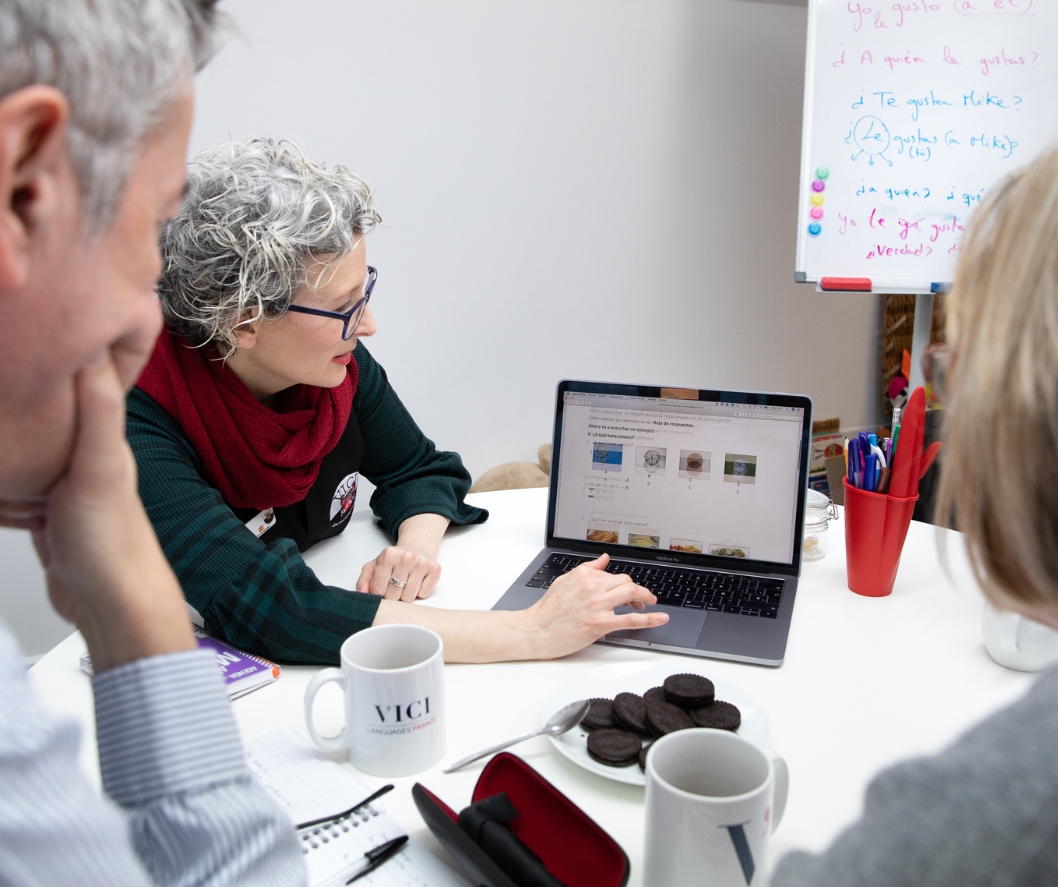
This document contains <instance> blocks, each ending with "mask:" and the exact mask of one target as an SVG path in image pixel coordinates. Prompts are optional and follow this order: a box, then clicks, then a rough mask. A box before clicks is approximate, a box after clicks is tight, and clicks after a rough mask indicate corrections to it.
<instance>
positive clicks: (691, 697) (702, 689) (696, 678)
mask: <svg viewBox="0 0 1058 887" xmlns="http://www.w3.org/2000/svg"><path fill="white" fill-rule="evenodd" d="M662 687H663V688H664V689H665V701H666V702H671V703H672V704H673V705H678V706H679V707H680V708H701V707H702V706H703V705H708V704H709V703H710V702H712V701H713V694H714V692H715V689H714V687H713V682H712V681H711V680H709V678H703V677H702V676H701V675H700V674H672V675H669V676H668V677H667V678H665V683H664V684H662Z"/></svg>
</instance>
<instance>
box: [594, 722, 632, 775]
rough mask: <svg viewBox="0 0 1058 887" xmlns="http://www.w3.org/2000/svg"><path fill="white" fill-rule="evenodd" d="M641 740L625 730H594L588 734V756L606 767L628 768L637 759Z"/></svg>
mask: <svg viewBox="0 0 1058 887" xmlns="http://www.w3.org/2000/svg"><path fill="white" fill-rule="evenodd" d="M642 747H643V740H642V739H640V738H639V737H638V736H636V735H635V733H629V732H628V731H627V730H614V729H605V730H595V731H594V732H592V733H589V734H588V754H589V755H590V756H591V758H592V760H595V761H598V762H599V763H600V764H606V765H607V766H608V767H628V766H630V765H632V764H634V763H635V762H636V761H637V760H638V759H639V750H640V749H641V748H642Z"/></svg>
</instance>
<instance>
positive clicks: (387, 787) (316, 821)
mask: <svg viewBox="0 0 1058 887" xmlns="http://www.w3.org/2000/svg"><path fill="white" fill-rule="evenodd" d="M392 790H393V785H392V784H390V785H384V786H382V788H380V789H379V790H378V791H377V792H375V793H374V794H373V795H368V796H367V797H366V798H364V800H362V801H361V802H360V803H359V804H356V805H355V806H353V807H350V808H349V809H348V810H343V811H342V812H341V813H335V814H334V815H333V816H324V817H323V819H313V820H312V821H310V822H303V823H301V824H300V825H296V826H294V829H295V830H296V831H300V830H301V829H303V828H308V827H309V826H313V825H321V824H322V823H324V822H333V821H334V820H335V819H341V818H342V817H343V816H348V815H349V814H350V813H356V811H357V810H359V809H360V808H361V807H366V806H367V805H368V804H370V803H371V802H372V801H377V800H378V799H379V798H381V797H382V796H383V795H384V794H385V793H386V792H388V791H392Z"/></svg>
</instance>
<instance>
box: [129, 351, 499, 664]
mask: <svg viewBox="0 0 1058 887" xmlns="http://www.w3.org/2000/svg"><path fill="white" fill-rule="evenodd" d="M353 356H354V358H355V360H356V363H357V367H358V368H359V370H360V373H359V382H358V383H357V389H356V396H355V397H354V399H353V413H354V415H355V416H356V419H357V422H358V423H359V425H360V431H361V434H362V436H363V439H364V447H365V451H364V458H363V462H362V463H361V465H360V472H361V474H363V476H364V477H366V478H367V479H368V480H370V481H371V482H372V483H373V484H375V486H376V489H375V492H374V493H373V494H372V496H371V509H372V511H374V513H375V515H376V516H377V517H378V519H379V522H380V523H381V525H382V526H383V528H384V529H385V530H386V531H387V532H388V533H389V534H390V535H391V536H394V537H395V536H396V532H397V528H398V527H399V526H400V525H401V523H402V522H403V521H405V520H406V519H407V518H409V517H412V516H413V515H416V514H426V513H430V514H440V515H442V516H444V517H447V518H448V519H449V520H450V521H451V522H452V523H454V524H469V523H478V522H480V521H483V520H485V519H486V518H487V517H488V512H486V511H484V510H482V509H480V508H472V507H470V506H469V505H467V504H465V503H464V501H463V499H464V497H465V496H466V494H467V491H468V490H469V489H470V475H469V474H468V473H467V471H466V469H465V468H464V467H463V463H462V461H461V460H460V458H459V456H458V455H457V454H456V453H448V452H443V451H440V450H438V449H437V448H436V447H435V446H434V444H433V442H432V441H430V440H429V439H428V438H426V437H425V435H423V433H422V431H420V430H419V427H418V426H417V425H416V424H415V421H414V420H413V419H412V417H411V416H410V415H409V414H408V411H407V410H406V409H405V408H404V405H403V404H402V403H401V402H400V399H399V398H398V397H397V394H396V392H395V391H394V390H393V388H392V387H391V386H390V384H389V380H388V379H387V378H386V372H385V370H383V369H382V367H381V366H379V365H378V364H377V363H376V362H375V360H374V358H372V357H371V355H370V354H369V353H368V351H367V349H366V348H365V347H364V345H363V343H360V344H358V345H357V347H356V351H355V352H354V355H353ZM127 422H128V424H127V433H128V439H129V444H130V445H131V446H132V451H133V453H135V455H136V463H137V465H138V467H139V487H140V496H141V497H142V498H143V502H144V504H145V505H146V506H147V513H148V515H150V518H151V522H152V523H153V524H154V530H155V532H156V533H157V534H158V538H159V540H160V541H161V543H162V548H163V549H164V550H165V554H166V556H167V557H168V558H169V562H170V564H172V567H173V570H174V571H175V572H176V575H177V578H178V579H179V580H180V583H181V585H183V588H184V596H185V597H186V598H187V600H188V602H189V603H190V604H191V606H193V607H194V608H195V609H196V610H198V612H199V613H200V614H201V615H202V618H203V619H204V621H205V624H206V630H207V631H209V632H210V633H211V634H213V635H215V636H216V637H220V638H223V639H224V640H226V641H228V642H229V643H232V644H234V645H235V646H237V647H239V648H241V649H243V650H249V651H251V652H254V653H258V654H260V655H262V656H267V657H268V658H269V659H275V660H278V661H280V662H293V663H299V664H337V663H338V649H339V648H340V647H341V645H342V642H343V641H344V640H345V639H346V638H347V637H348V636H349V635H351V634H353V633H354V632H357V631H359V630H360V629H362V628H366V627H367V626H369V625H370V624H371V622H372V621H373V620H374V618H375V612H376V611H377V610H378V603H379V600H380V598H378V597H377V596H375V595H368V594H360V593H358V592H355V591H348V590H346V589H343V588H336V587H334V586H328V585H324V584H323V583H322V582H320V580H319V579H317V578H316V574H315V573H313V572H312V570H311V569H310V568H309V567H308V565H307V564H306V563H305V561H304V560H302V557H301V554H300V552H299V551H298V549H297V546H296V545H295V544H294V542H293V541H291V540H290V539H279V540H278V541H276V542H273V543H271V544H267V545H266V544H265V543H263V542H262V541H261V540H259V539H257V538H256V537H255V536H254V534H253V533H251V532H250V531H249V530H248V529H247V528H246V527H245V525H244V524H243V522H242V521H241V520H239V519H238V518H237V517H236V516H235V514H234V513H233V512H232V510H231V509H230V508H229V507H228V506H227V505H226V504H225V502H224V500H223V499H222V498H221V495H220V493H219V492H218V491H217V490H216V489H215V488H214V487H212V486H210V484H209V482H208V481H207V480H206V479H205V477H204V476H203V473H202V465H201V463H200V461H199V459H198V456H197V454H196V453H195V450H194V448H193V447H192V446H191V443H190V442H189V441H188V439H187V437H186V436H185V435H184V433H183V430H182V429H181V428H180V426H179V425H178V424H177V423H176V421H175V420H174V419H173V418H172V417H171V416H170V415H169V414H168V413H167V412H166V411H165V410H164V409H162V408H161V407H160V406H159V405H158V404H157V403H156V402H155V401H154V400H152V399H151V398H150V397H148V396H147V395H146V394H144V393H143V392H142V391H140V390H139V389H138V388H135V389H133V391H132V393H131V394H130V395H129V398H128V420H127Z"/></svg>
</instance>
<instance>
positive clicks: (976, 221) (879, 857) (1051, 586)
mask: <svg viewBox="0 0 1058 887" xmlns="http://www.w3.org/2000/svg"><path fill="white" fill-rule="evenodd" d="M962 247H963V251H962V255H961V258H960V261H959V265H958V270H957V273H956V279H955V286H954V288H953V290H952V293H951V295H950V296H949V301H948V336H947V338H948V342H949V343H950V344H949V345H948V346H946V347H945V348H944V349H941V353H940V355H938V357H939V358H940V359H939V361H937V362H938V363H939V365H940V367H941V368H943V369H945V370H946V371H947V373H946V376H947V379H946V382H947V385H946V388H947V390H946V393H945V397H946V404H947V407H946V409H945V414H946V417H945V418H946V423H947V425H946V444H945V447H946V448H945V456H944V471H943V474H942V477H941V487H940V493H939V497H938V506H937V507H938V512H937V513H938V516H939V517H941V518H946V517H947V516H953V517H954V520H955V522H956V525H957V526H958V527H959V528H960V529H961V530H962V531H964V532H965V533H966V539H967V542H968V547H969V551H970V557H971V561H972V563H973V567H974V570H975V572H976V574H977V577H978V579H979V581H980V583H981V586H982V588H983V589H984V591H985V594H986V595H987V597H988V598H989V599H990V600H991V601H992V602H993V603H994V604H995V605H996V606H998V607H1002V608H1005V609H1008V610H1014V611H1016V612H1018V613H1021V614H1023V615H1025V616H1028V617H1029V618H1031V619H1035V620H1037V621H1039V622H1042V623H1044V624H1047V625H1050V626H1051V627H1053V628H1058V148H1055V149H1053V150H1051V151H1049V152H1048V153H1047V154H1045V155H1044V156H1042V157H1041V158H1039V159H1038V160H1037V161H1036V162H1035V163H1033V164H1032V165H1031V166H1029V167H1028V168H1026V169H1025V170H1023V171H1022V172H1021V173H1019V174H1017V175H1016V176H1014V177H1013V178H1012V179H1010V180H1009V181H1007V182H1006V183H1004V184H1002V185H1000V186H997V187H996V189H995V190H994V191H993V192H992V193H991V195H990V196H989V197H988V199H987V200H986V202H985V203H983V204H982V206H981V207H980V208H979V209H978V210H977V212H976V213H975V215H974V217H973V218H972V220H971V226H970V228H969V230H968V231H967V233H966V236H965V238H964V240H963V244H962ZM1056 749H1058V668H1052V669H1050V670H1049V671H1047V672H1045V673H1044V674H1043V675H1041V677H1040V678H1039V679H1038V680H1037V681H1036V683H1035V684H1034V685H1033V687H1032V689H1031V690H1030V691H1029V692H1028V693H1027V694H1026V695H1025V697H1024V698H1023V699H1022V700H1020V701H1019V702H1017V703H1015V704H1014V705H1012V706H1010V707H1008V708H1006V709H1004V710H1002V711H1000V712H998V713H997V714H996V715H994V716H993V717H991V718H989V719H988V720H986V721H984V722H983V723H982V724H980V725H979V726H977V727H975V728H974V729H972V730H970V731H969V732H968V733H967V734H965V735H964V736H963V737H962V738H961V739H959V740H958V741H956V742H955V744H954V745H952V746H951V747H950V748H948V749H947V750H946V751H944V752H942V753H941V754H939V755H937V756H935V757H932V758H924V759H921V760H917V761H912V762H910V763H906V764H902V765H899V766H897V767H894V768H893V769H891V770H888V771H886V772H885V773H883V774H881V775H880V776H879V777H878V778H877V779H875V780H874V782H872V784H871V786H870V787H869V788H868V790H867V797H866V802H865V806H864V813H863V818H862V819H861V820H860V821H859V822H858V823H857V824H856V825H854V826H852V827H851V828H850V829H848V830H847V831H846V832H845V833H844V834H843V835H841V836H840V837H839V838H838V839H837V841H836V842H835V843H834V844H833V846H832V847H831V848H830V849H829V850H827V851H826V852H825V853H823V854H822V855H821V856H811V855H809V854H805V853H797V854H791V855H790V856H787V857H786V858H785V859H784V860H783V861H782V862H780V864H779V866H778V868H777V870H776V872H775V876H774V878H773V879H772V884H773V887H795V885H805V887H808V885H812V887H830V885H846V884H847V885H853V884H855V885H857V887H872V885H878V887H882V885H886V887H888V885H897V884H915V885H917V887H933V885H936V887H940V885H950V887H956V885H957V887H976V885H981V887H983V885H990V887H998V885H1011V887H1013V885H1025V887H1028V885H1039V884H1058V751H1056Z"/></svg>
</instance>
